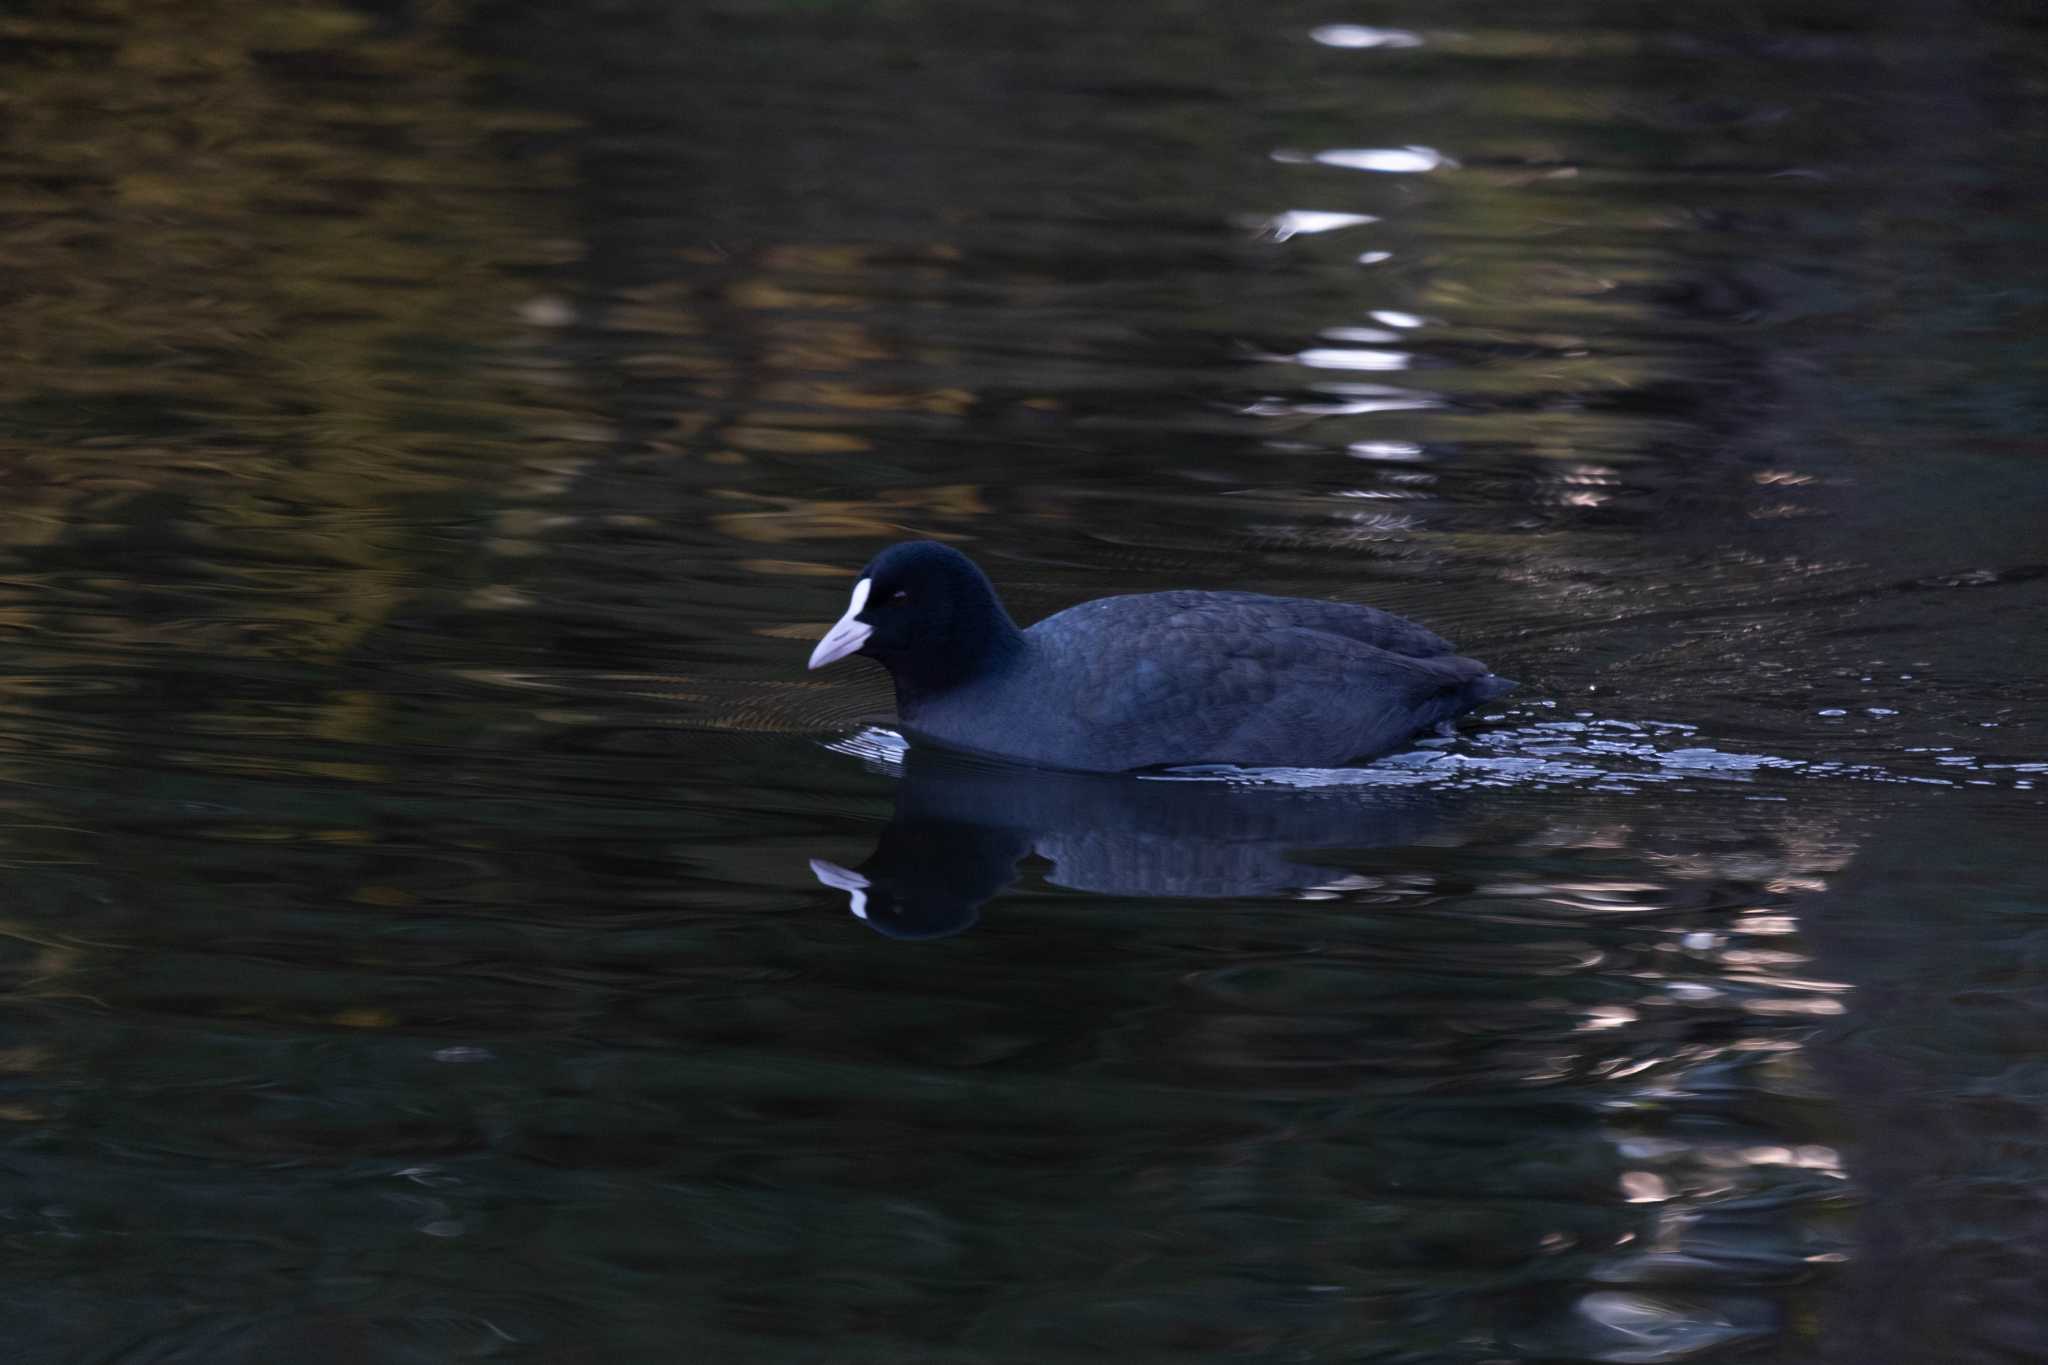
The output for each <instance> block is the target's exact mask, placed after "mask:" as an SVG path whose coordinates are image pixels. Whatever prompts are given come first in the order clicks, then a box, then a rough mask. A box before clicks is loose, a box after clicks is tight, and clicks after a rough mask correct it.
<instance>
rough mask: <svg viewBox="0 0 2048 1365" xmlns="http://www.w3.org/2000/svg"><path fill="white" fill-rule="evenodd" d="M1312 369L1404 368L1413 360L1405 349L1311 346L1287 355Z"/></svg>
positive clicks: (1295, 361)
mask: <svg viewBox="0 0 2048 1365" xmlns="http://www.w3.org/2000/svg"><path fill="white" fill-rule="evenodd" d="M1289 358H1290V359H1291V360H1293V361H1294V363H1295V364H1297V365H1306V366H1308V367H1309V368H1310V369H1312V370H1405V369H1407V368H1408V366H1409V364H1410V363H1411V362H1412V361H1413V360H1414V357H1413V356H1411V355H1409V354H1408V353H1407V352H1406V351H1382V350H1362V349H1350V348H1340V347H1335V346H1312V347H1310V348H1309V349H1308V350H1306V351H1300V352H1297V353H1296V354H1295V355H1293V356H1291V357H1289Z"/></svg>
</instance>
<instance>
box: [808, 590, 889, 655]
mask: <svg viewBox="0 0 2048 1365" xmlns="http://www.w3.org/2000/svg"><path fill="white" fill-rule="evenodd" d="M873 587H874V582H873V580H871V579H866V578H863V579H862V580H861V581H860V582H858V583H856V584H854V585H853V601H851V602H849V603H847V606H846V615H844V616H842V617H840V618H839V620H838V622H837V624H835V625H834V626H833V627H832V629H830V630H828V631H826V632H825V638H824V639H822V640H820V641H818V647H817V648H816V649H814V650H812V651H811V663H810V666H811V667H812V668H823V667H824V666H825V665H826V664H829V663H835V662H837V661H838V660H840V659H843V658H845V657H846V656H847V655H849V654H851V653H853V652H854V651H855V650H857V649H859V648H860V647H861V646H862V645H864V644H866V643H867V642H868V636H870V635H873V634H874V633H875V628H874V627H873V626H871V625H869V624H868V623H867V622H865V621H861V620H857V619H855V618H857V617H858V616H859V615H860V610H861V608H862V607H865V606H866V605H867V604H868V593H869V591H870V590H871V589H873Z"/></svg>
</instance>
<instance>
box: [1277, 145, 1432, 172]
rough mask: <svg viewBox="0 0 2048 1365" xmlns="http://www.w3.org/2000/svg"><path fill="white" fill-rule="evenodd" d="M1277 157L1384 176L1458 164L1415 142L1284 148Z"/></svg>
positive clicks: (1293, 162)
mask: <svg viewBox="0 0 2048 1365" xmlns="http://www.w3.org/2000/svg"><path fill="white" fill-rule="evenodd" d="M1272 155H1273V160H1275V161H1278V162H1282V163H1284V164H1286V165H1289V166H1304V165H1308V164H1310V163H1311V162H1312V163H1314V164H1315V165H1318V166H1335V167H1338V168H1339V169H1341V170H1347V171H1373V172H1376V173H1378V174H1381V175H1424V174H1427V173H1428V172H1430V171H1434V170H1441V169H1444V168H1445V167H1449V168H1451V169H1453V170H1455V169H1457V165H1458V163H1457V162H1456V161H1453V160H1452V159H1451V158H1450V157H1448V156H1445V155H1444V154H1443V153H1442V152H1440V151H1438V150H1437V149H1436V148H1434V147H1422V146H1417V145H1415V144H1413V143H1411V144H1410V145H1408V146H1406V147H1332V148H1329V149H1327V150H1324V151H1320V152H1303V151H1297V150H1295V149H1293V148H1282V149H1280V150H1279V151H1276V152H1274V153H1273V154H1272Z"/></svg>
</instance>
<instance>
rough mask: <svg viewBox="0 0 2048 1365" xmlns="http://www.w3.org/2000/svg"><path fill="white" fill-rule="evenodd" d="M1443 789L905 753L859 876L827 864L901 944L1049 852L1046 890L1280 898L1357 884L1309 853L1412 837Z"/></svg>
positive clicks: (951, 920) (934, 928)
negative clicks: (1251, 780) (1243, 780)
mask: <svg viewBox="0 0 2048 1365" xmlns="http://www.w3.org/2000/svg"><path fill="white" fill-rule="evenodd" d="M1442 799H1443V798H1442V796H1441V794H1440V793H1435V792H1431V791H1427V790H1423V789H1417V788H1413V787H1403V788H1362V787H1342V788H1323V789H1302V788H1285V787H1282V788H1275V787H1271V786H1257V787H1251V786H1244V785H1238V784H1232V783H1229V782H1225V781H1213V780H1204V779H1186V778H1165V779H1160V778H1138V777H1128V776H1115V775H1106V774H1092V773H1063V772H1050V771H1046V770H1044V769H1037V768H1019V767H1011V766H1009V765H1004V764H995V763H991V762H986V761H977V760H974V759H969V758H964V757H960V756H956V755H949V754H944V753H935V752H931V751H926V750H917V749H913V750H911V751H910V752H909V753H908V754H907V755H906V758H905V763H904V769H903V781H902V783H901V785H900V786H898V788H897V789H896V811H895V815H894V817H893V818H892V819H891V820H890V821H889V824H888V826H887V827H886V828H884V829H883V831H882V834H881V837H880V839H878V840H877V841H876V844H875V850H874V852H873V853H871V854H870V855H869V856H868V858H867V859H866V861H864V862H862V863H861V865H860V866H859V867H858V868H851V869H850V868H844V867H840V866H838V865H837V864H835V863H829V862H826V861H824V860H823V859H813V860H812V862H811V871H812V872H813V873H815V874H816V875H817V878H818V880H819V881H821V882H823V883H824V884H825V885H827V886H832V887H837V888H838V889H840V890H842V891H845V892H847V893H848V898H849V904H850V908H851V909H852V910H853V912H854V913H855V914H856V915H858V916H860V917H861V918H862V919H864V920H866V921H867V923H868V924H869V926H870V927H872V928H874V929H876V930H878V931H880V932H881V933H885V934H888V935H890V936H891V937H895V938H938V937H942V936H944V935H946V934H956V933H959V932H960V931H961V930H963V929H967V928H969V927H971V926H972V925H973V924H974V922H975V919H976V917H977V911H978V909H979V907H980V906H981V904H982V902H984V901H986V900H988V899H990V898H991V897H993V896H994V895H996V894H997V893H998V892H1000V891H1001V890H1002V889H1003V888H1004V887H1006V886H1008V885H1010V883H1012V882H1013V881H1015V880H1016V878H1017V863H1018V861H1019V860H1020V859H1022V858H1023V857H1024V856H1025V855H1026V854H1036V855H1037V856H1039V857H1041V858H1044V859H1046V860H1048V861H1049V862H1051V863H1052V868H1051V869H1050V870H1049V871H1048V872H1047V873H1046V874H1045V876H1046V880H1047V881H1049V882H1052V883H1054V884H1055V885H1058V886H1066V887H1071V888H1073V889H1075V890H1077V891H1095V892H1101V893H1103V894H1108V895H1124V896H1159V897H1176V898H1178V897H1186V898H1215V897H1223V896H1274V895H1284V894H1286V893H1288V892H1293V891H1302V890H1307V889H1309V888H1312V887H1317V886H1324V885H1328V884H1330V883H1333V882H1337V881H1339V880H1341V879H1342V878H1343V877H1344V876H1345V875H1346V874H1345V873H1343V872H1342V871H1341V870H1338V869H1335V868H1330V867H1322V866H1317V865H1315V864H1314V863H1310V862H1304V861H1300V860H1298V859H1296V858H1295V857H1294V856H1292V854H1293V851H1294V850H1297V849H1316V848H1324V849H1336V848H1370V847H1378V846H1384V845H1388V844H1399V843H1406V842H1408V841H1410V840H1412V839H1414V838H1416V837H1417V836H1419V835H1421V834H1422V833H1424V832H1425V831H1427V830H1428V829H1430V828H1431V827H1433V826H1434V825H1435V824H1436V823H1437V821H1438V819H1439V818H1440V815H1441V810H1440V805H1441V802H1442Z"/></svg>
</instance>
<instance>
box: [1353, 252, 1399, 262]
mask: <svg viewBox="0 0 2048 1365" xmlns="http://www.w3.org/2000/svg"><path fill="white" fill-rule="evenodd" d="M1393 259H1394V253H1393V252H1391V251H1361V252H1359V253H1358V263H1359V264H1360V265H1378V264H1379V263H1380V262H1381V261H1391V260H1393Z"/></svg>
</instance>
